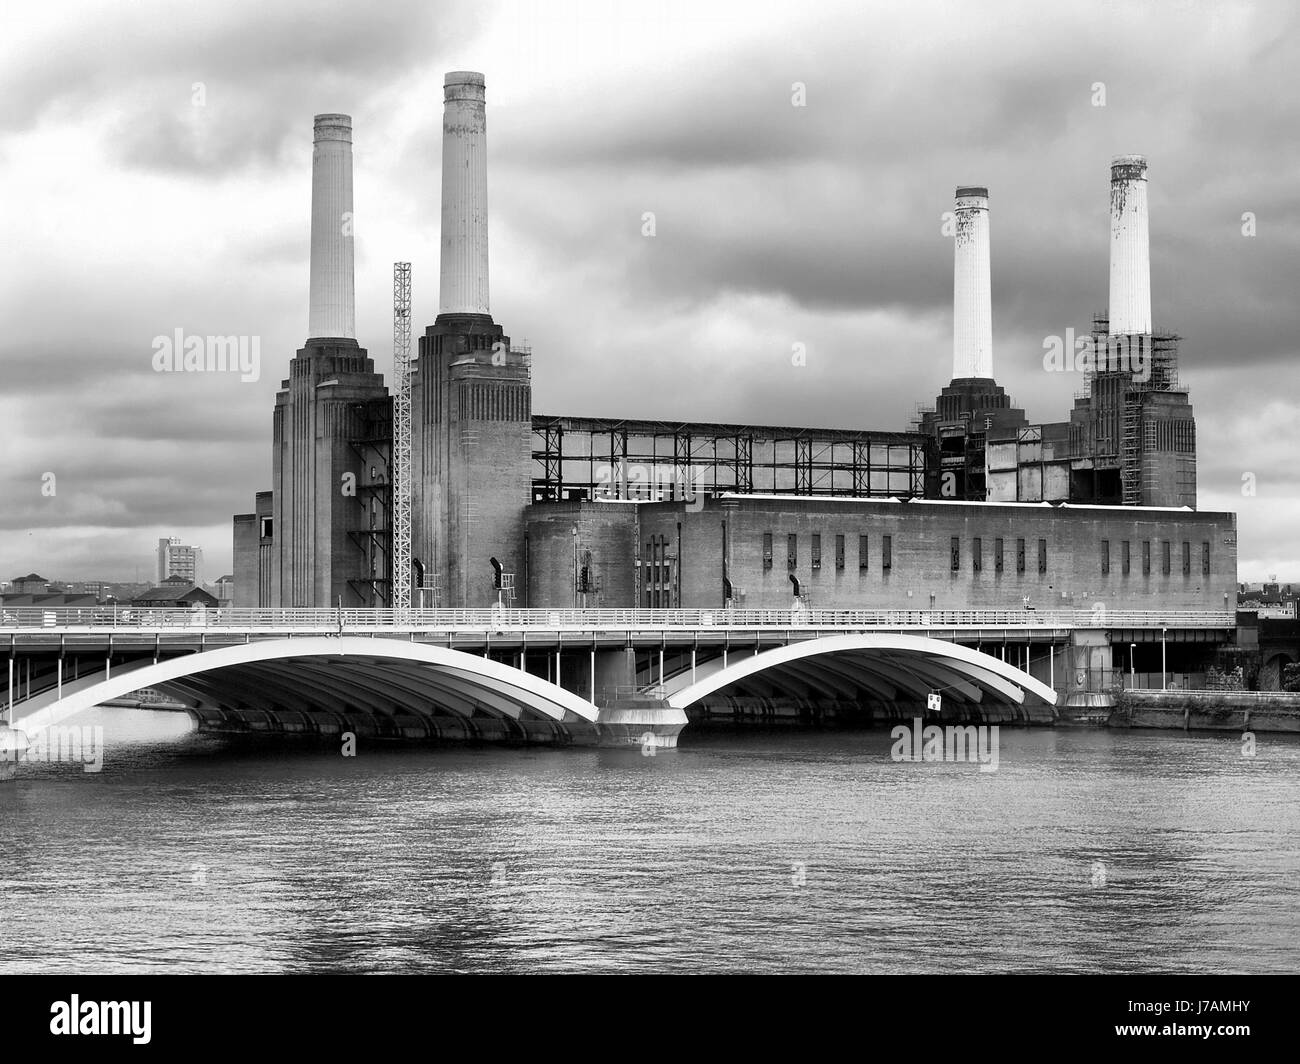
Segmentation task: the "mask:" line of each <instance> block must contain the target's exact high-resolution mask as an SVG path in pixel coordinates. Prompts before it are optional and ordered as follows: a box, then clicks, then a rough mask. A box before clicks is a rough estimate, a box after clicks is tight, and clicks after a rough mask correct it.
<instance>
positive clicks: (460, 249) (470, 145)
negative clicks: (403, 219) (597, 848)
mask: <svg viewBox="0 0 1300 1064" xmlns="http://www.w3.org/2000/svg"><path fill="white" fill-rule="evenodd" d="M486 97H487V90H486V87H485V84H484V79H483V75H482V74H476V73H472V72H470V71H467V70H456V71H453V72H451V73H450V74H448V75H447V77H446V79H445V82H444V87H443V100H444V105H443V115H442V275H441V283H440V286H439V296H438V313H439V314H491V310H490V309H489V307H488V199H487V115H486Z"/></svg>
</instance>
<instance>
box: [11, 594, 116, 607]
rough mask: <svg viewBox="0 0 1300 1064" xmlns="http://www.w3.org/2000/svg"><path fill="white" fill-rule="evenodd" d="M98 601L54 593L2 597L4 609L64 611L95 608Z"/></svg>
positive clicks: (93, 598) (92, 598)
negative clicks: (24, 608) (26, 607)
mask: <svg viewBox="0 0 1300 1064" xmlns="http://www.w3.org/2000/svg"><path fill="white" fill-rule="evenodd" d="M98 603H99V599H98V598H97V597H96V596H95V595H81V594H71V595H69V594H65V593H63V592H56V593H51V594H46V595H17V594H12V593H6V594H5V595H4V596H3V606H4V608H5V609H10V608H17V607H19V606H42V607H44V608H46V609H65V608H68V607H71V606H95V605H98Z"/></svg>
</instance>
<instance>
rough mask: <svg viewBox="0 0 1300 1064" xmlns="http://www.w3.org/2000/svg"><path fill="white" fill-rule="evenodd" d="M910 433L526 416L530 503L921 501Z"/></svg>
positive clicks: (920, 456) (916, 440) (918, 442)
mask: <svg viewBox="0 0 1300 1064" xmlns="http://www.w3.org/2000/svg"><path fill="white" fill-rule="evenodd" d="M928 446H929V444H928V440H927V438H926V437H925V436H923V435H921V434H919V433H914V432H870V431H858V430H853V429H815V428H789V427H776V426H758V425H723V424H711V423H690V422H660V421H624V420H617V419H612V418H574V417H548V416H546V415H542V414H535V415H533V501H534V502H547V501H558V500H561V499H573V498H582V499H600V498H613V499H664V498H681V497H683V495H685V496H688V497H693V496H694V494H695V492H697V491H699V492H704V493H706V494H716V493H722V492H741V493H744V494H756V493H766V492H772V493H774V494H795V495H836V496H847V497H858V498H869V497H877V498H879V497H887V496H896V497H905V498H921V497H924V495H925V475H926V456H927V447H928Z"/></svg>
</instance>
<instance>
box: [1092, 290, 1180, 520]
mask: <svg viewBox="0 0 1300 1064" xmlns="http://www.w3.org/2000/svg"><path fill="white" fill-rule="evenodd" d="M1108 328H1109V322H1108V321H1107V319H1106V318H1105V317H1103V316H1102V315H1097V316H1095V317H1094V319H1093V325H1092V336H1093V341H1094V355H1095V358H1096V362H1095V365H1094V368H1093V371H1092V374H1091V376H1092V382H1091V391H1092V408H1093V418H1094V423H1095V424H1096V426H1097V429H1098V431H1097V434H1096V435H1097V439H1098V440H1099V441H1103V442H1101V445H1100V446H1098V447H1097V453H1098V456H1099V457H1101V456H1102V454H1103V452H1105V451H1106V450H1107V447H1106V445H1105V442H1104V441H1105V440H1106V439H1107V438H1108V436H1107V434H1106V432H1105V431H1104V426H1105V424H1106V422H1107V420H1108V417H1109V416H1110V415H1111V413H1112V411H1113V413H1114V415H1117V420H1118V421H1119V424H1118V429H1119V437H1120V439H1119V447H1118V451H1119V456H1118V457H1119V468H1120V491H1121V495H1120V498H1121V502H1122V503H1123V505H1125V506H1141V505H1142V504H1143V500H1144V499H1145V498H1149V497H1151V496H1152V495H1153V494H1154V492H1155V489H1156V488H1157V487H1158V485H1156V484H1155V483H1154V477H1155V469H1154V468H1153V467H1152V466H1151V464H1150V463H1148V462H1146V461H1145V460H1144V458H1145V455H1146V454H1147V453H1149V452H1151V451H1153V450H1154V449H1155V426H1154V425H1153V424H1151V423H1150V422H1149V420H1148V418H1147V416H1146V412H1147V407H1148V405H1149V402H1150V399H1151V397H1152V396H1153V394H1154V393H1157V392H1174V391H1181V390H1182V384H1181V382H1180V380H1179V378H1178V342H1179V340H1181V339H1182V338H1181V337H1180V336H1178V335H1176V334H1174V333H1151V334H1134V335H1127V336H1111V335H1109V334H1108ZM1103 344H1104V347H1103ZM1135 355H1136V356H1139V357H1138V358H1137V359H1136V362H1137V365H1135ZM1139 368H1140V372H1139ZM1103 381H1110V382H1112V387H1110V388H1102V389H1099V388H1098V387H1097V385H1098V384H1099V383H1101V382H1103ZM1116 404H1118V406H1119V409H1118V410H1115V409H1114V407H1115V405H1116ZM1108 408H1109V409H1108Z"/></svg>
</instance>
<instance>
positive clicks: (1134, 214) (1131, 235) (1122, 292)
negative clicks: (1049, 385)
mask: <svg viewBox="0 0 1300 1064" xmlns="http://www.w3.org/2000/svg"><path fill="white" fill-rule="evenodd" d="M1150 332H1151V250H1150V236H1149V233H1148V222H1147V161H1146V158H1145V157H1144V156H1141V155H1117V156H1116V157H1115V159H1114V161H1113V162H1112V163H1111V164H1110V335H1112V336H1127V335H1132V334H1147V333H1150Z"/></svg>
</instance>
